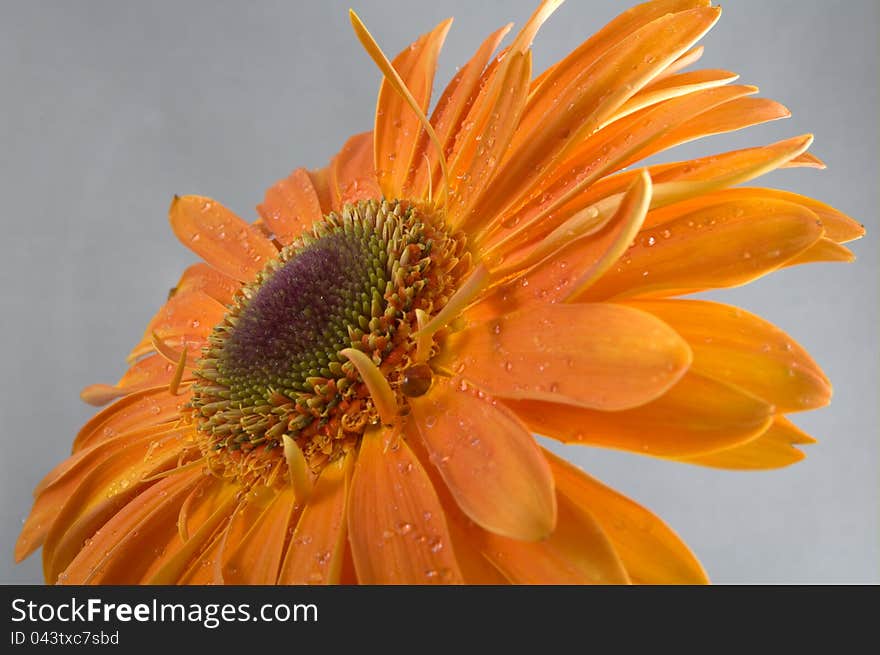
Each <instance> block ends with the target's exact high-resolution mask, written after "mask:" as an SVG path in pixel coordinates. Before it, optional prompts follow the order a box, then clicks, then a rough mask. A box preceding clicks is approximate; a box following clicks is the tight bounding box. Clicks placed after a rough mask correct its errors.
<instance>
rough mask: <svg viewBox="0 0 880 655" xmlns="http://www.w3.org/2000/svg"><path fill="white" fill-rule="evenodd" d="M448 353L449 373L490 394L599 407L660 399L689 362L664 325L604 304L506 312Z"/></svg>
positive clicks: (457, 338) (460, 338)
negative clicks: (463, 375) (462, 376)
mask: <svg viewBox="0 0 880 655" xmlns="http://www.w3.org/2000/svg"><path fill="white" fill-rule="evenodd" d="M448 353H449V355H448V358H449V360H450V361H449V362H448V366H449V368H450V369H452V370H454V371H456V372H462V371H466V372H467V376H468V378H469V379H471V380H473V381H474V382H475V383H476V384H477V385H478V386H479V387H480V388H481V389H483V390H485V391H486V392H488V393H490V394H492V395H495V396H501V397H504V398H513V399H532V400H548V401H551V402H558V403H564V404H570V405H577V406H581V407H589V408H593V409H603V410H621V409H629V408H631V407H638V406H639V405H644V404H645V403H647V402H650V401H652V400H654V399H655V398H658V397H659V396H661V395H662V394H663V393H665V392H666V391H667V390H668V389H669V388H670V387H671V386H672V385H673V384H675V383H676V382H677V381H678V380H679V378H680V377H681V376H682V375H683V374H684V372H685V371H686V370H687V367H688V365H689V364H690V360H691V353H690V348H688V345H687V343H686V342H685V341H684V340H683V339H682V338H681V337H679V336H678V335H677V334H676V333H675V332H674V331H673V330H672V329H671V328H670V327H669V326H667V325H666V324H665V323H663V322H662V321H660V320H659V319H657V318H655V317H654V316H651V315H650V314H647V313H645V312H640V311H637V310H633V309H630V308H628V307H620V306H617V305H608V304H583V305H581V304H578V305H561V304H557V305H546V306H543V307H541V308H540V309H539V310H538V311H522V312H516V313H514V314H508V315H505V316H502V317H500V318H497V319H494V320H490V321H487V322H485V323H482V324H479V325H475V326H473V327H470V328H468V329H466V330H465V331H463V332H460V333H458V334H455V335H453V336H451V337H450V339H449V347H448Z"/></svg>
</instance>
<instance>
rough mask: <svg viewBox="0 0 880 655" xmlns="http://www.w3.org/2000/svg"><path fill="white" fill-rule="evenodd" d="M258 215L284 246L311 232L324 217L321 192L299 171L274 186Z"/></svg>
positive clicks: (307, 176)
mask: <svg viewBox="0 0 880 655" xmlns="http://www.w3.org/2000/svg"><path fill="white" fill-rule="evenodd" d="M257 213H258V214H259V215H260V217H261V218H262V219H263V220H264V221H266V225H268V226H269V229H270V230H272V233H273V234H274V235H275V238H276V239H278V241H279V242H280V243H281V244H282V245H285V246H287V245H290V244H291V243H293V240H294V239H296V238H297V237H298V236H300V235H301V234H303V233H304V232H307V231H308V230H309V229H311V227H312V225H313V224H314V223H315V222H316V221H319V220H321V217H322V216H323V215H324V212H323V211H322V209H321V201H320V199H319V198H318V192H317V191H316V190H315V186H314V184H312V178H311V177H310V176H309V173H308V171H307V170H306V169H304V168H297V169H296V170H295V171H293V173H291V174H290V175H289V176H287V177H286V178H284V179H283V180H279V181H278V182H276V183H275V184H273V185H272V186H271V187H270V188H269V189H268V190H267V191H266V197H265V198H264V199H263V202H261V203H260V204H259V205H257Z"/></svg>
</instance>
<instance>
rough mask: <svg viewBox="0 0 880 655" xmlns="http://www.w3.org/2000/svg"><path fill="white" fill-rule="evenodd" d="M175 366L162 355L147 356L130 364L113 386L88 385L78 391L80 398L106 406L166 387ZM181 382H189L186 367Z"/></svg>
mask: <svg viewBox="0 0 880 655" xmlns="http://www.w3.org/2000/svg"><path fill="white" fill-rule="evenodd" d="M176 370H177V366H176V365H175V364H173V363H172V362H169V361H168V360H167V359H166V358H165V357H163V356H162V355H149V356H147V357H144V358H143V359H139V360H138V361H137V362H135V363H134V364H132V365H131V366H130V367H129V369H128V370H127V371H126V372H125V374H124V375H123V376H122V378H121V379H120V380H119V382H117V383H116V384H115V385H109V384H90V385H89V386H87V387H85V388H84V389H83V390H82V391H80V394H79V395H80V398H82V399H83V400H84V401H85V402H87V403H89V404H90V405H97V406H100V405H106V404H107V403H108V402H110V401H112V400H116V399H117V398H121V397H122V396H127V395H128V394H131V393H135V392H136V391H143V390H145V389H152V388H155V387H161V386H164V385H168V384H169V383H170V382H171V380H172V378H173V377H174V374H175V371H176ZM182 379H183V380H185V381H191V380H192V379H193V378H192V375H191V371H190V370H189V368H188V367H187V369H186V370H185V371H184V374H183V377H182Z"/></svg>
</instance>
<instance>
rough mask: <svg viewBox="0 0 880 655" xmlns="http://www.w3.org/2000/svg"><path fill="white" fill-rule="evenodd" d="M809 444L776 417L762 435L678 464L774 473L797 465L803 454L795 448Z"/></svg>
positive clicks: (797, 430)
mask: <svg viewBox="0 0 880 655" xmlns="http://www.w3.org/2000/svg"><path fill="white" fill-rule="evenodd" d="M811 443H815V439H813V438H812V437H810V436H809V435H808V434H806V433H805V432H804V431H802V430H801V429H800V428H798V427H797V426H796V425H795V424H794V423H792V422H791V421H789V420H788V419H787V418H785V417H784V416H777V417H776V420H775V421H773V424H772V425H771V426H770V427H769V428H767V430H766V431H765V432H764V433H763V434H761V435H760V436H759V437H757V438H755V439H752V440H751V441H748V442H746V443H744V444H742V445H740V446H736V447H734V448H729V449H727V450H719V451H717V452H714V453H709V454H707V455H699V456H697V457H687V458H681V459H680V460H679V461H682V462H687V463H689V464H699V465H700V466H711V467H713V468H722V469H734V470H764V469H776V468H782V467H784V466H789V465H791V464H794V463H795V462H799V461H801V460H802V459H803V458H804V453H803V452H802V451H800V450H798V449H797V448H795V446H798V445H804V444H811Z"/></svg>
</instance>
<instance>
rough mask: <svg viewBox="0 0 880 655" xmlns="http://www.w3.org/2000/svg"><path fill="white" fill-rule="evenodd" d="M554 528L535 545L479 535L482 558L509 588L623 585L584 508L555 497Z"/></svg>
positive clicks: (606, 543) (619, 567)
mask: <svg viewBox="0 0 880 655" xmlns="http://www.w3.org/2000/svg"><path fill="white" fill-rule="evenodd" d="M557 497H558V500H557V502H558V506H559V520H558V522H557V525H556V530H554V531H553V534H551V535H550V536H549V537H548V538H547V539H545V540H543V541H539V542H528V541H518V540H515V539H508V538H507V537H501V536H498V535H495V534H492V533H490V532H484V533H483V534H482V539H481V542H480V543H481V547H482V549H483V552H484V553H485V555H486V557H488V558H489V560H490V561H491V562H492V563H493V564H494V565H495V566H496V567H497V568H498V569H499V570H500V571H501V572H502V573H503V574H504V576H505V577H506V578H507V579H509V580H510V581H511V582H512V583H513V584H545V585H546V584H560V585H572V584H582V585H586V584H628V583H629V577H628V576H627V573H626V570H625V569H624V567H623V564H622V563H621V560H620V558H619V557H618V555H617V553H616V552H615V550H614V546H613V544H612V543H611V541H610V540H609V539H608V536H607V535H606V534H605V532H604V530H603V529H602V526H601V525H600V524H599V523H598V522H597V521H596V519H595V518H594V517H593V516H592V514H591V513H590V512H589V511H588V510H587V509H586V508H584V507H582V506H579V505H577V504H576V503H574V502H572V501H571V500H570V499H569V498H568V497H567V496H565V495H563V494H557Z"/></svg>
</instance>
